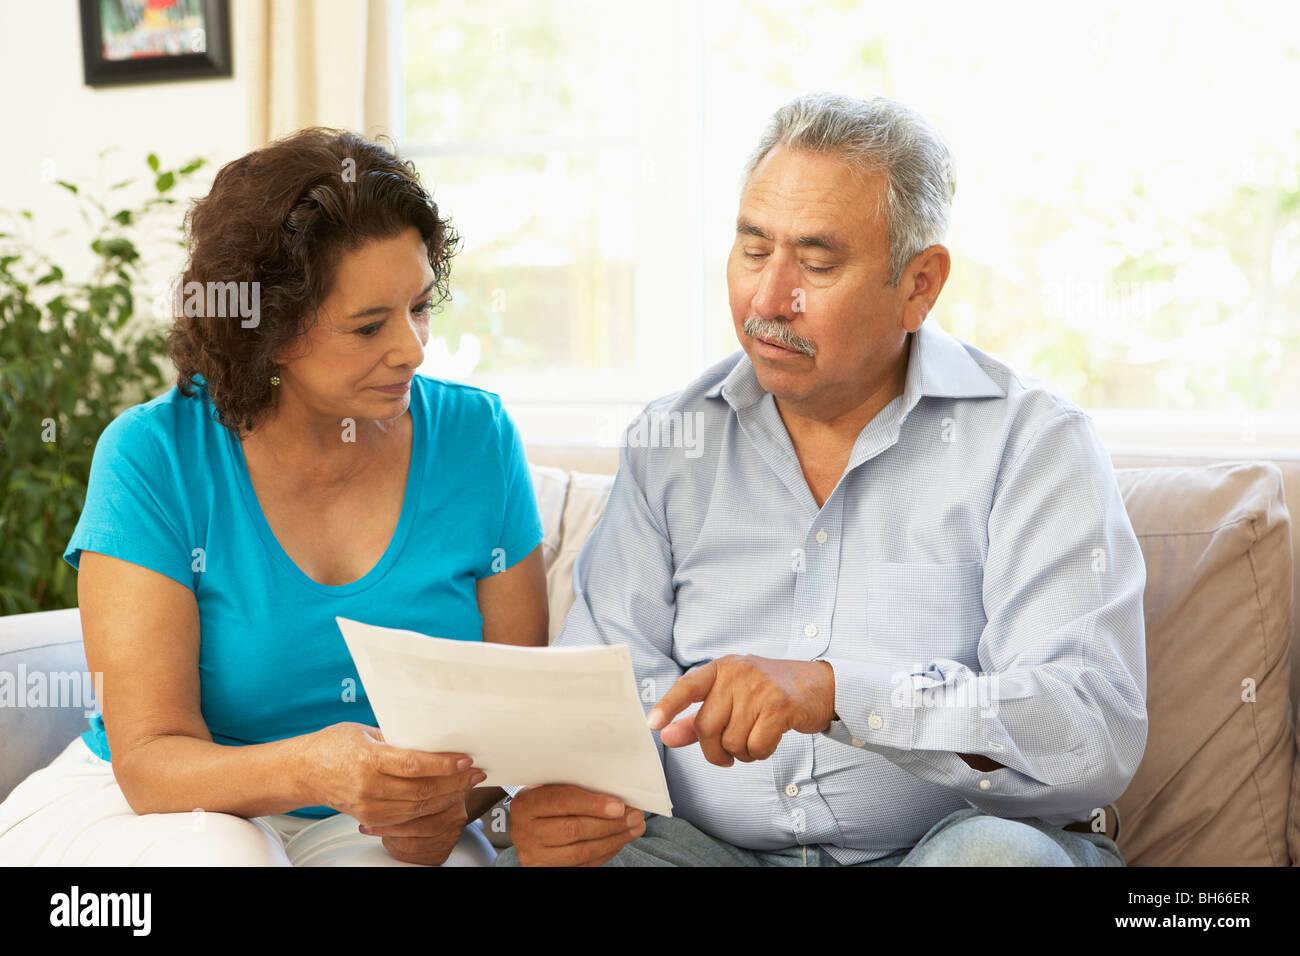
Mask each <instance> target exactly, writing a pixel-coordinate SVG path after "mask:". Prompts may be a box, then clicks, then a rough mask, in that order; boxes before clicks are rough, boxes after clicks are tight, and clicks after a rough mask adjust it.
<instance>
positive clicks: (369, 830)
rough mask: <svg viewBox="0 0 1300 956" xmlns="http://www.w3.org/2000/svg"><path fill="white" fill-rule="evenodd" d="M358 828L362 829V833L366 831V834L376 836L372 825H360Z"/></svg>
mask: <svg viewBox="0 0 1300 956" xmlns="http://www.w3.org/2000/svg"><path fill="white" fill-rule="evenodd" d="M357 829H358V830H360V831H361V832H362V833H364V834H365V835H366V836H374V835H375V831H374V830H372V829H371V828H370V827H367V826H359V827H357Z"/></svg>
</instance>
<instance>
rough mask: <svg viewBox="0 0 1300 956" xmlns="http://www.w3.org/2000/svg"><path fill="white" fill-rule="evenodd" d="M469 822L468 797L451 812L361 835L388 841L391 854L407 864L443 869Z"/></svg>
mask: <svg viewBox="0 0 1300 956" xmlns="http://www.w3.org/2000/svg"><path fill="white" fill-rule="evenodd" d="M467 823H469V813H468V811H467V810H466V809H465V794H464V793H463V792H462V793H461V794H460V799H459V800H456V801H455V802H453V803H452V805H451V806H449V807H448V808H447V809H445V810H442V811H439V812H438V813H431V814H429V815H428V816H424V817H416V818H415V819H414V820H408V821H407V822H405V823H395V824H393V825H392V826H386V827H369V826H364V825H363V826H362V827H361V828H360V829H361V832H362V833H367V834H370V835H371V836H378V837H383V838H384V849H385V850H387V851H388V855H389V856H391V857H393V858H394V859H396V860H402V861H403V862H406V863H423V864H425V865H426V866H442V865H443V864H444V863H446V862H447V857H448V856H450V855H451V851H452V849H453V848H454V847H455V846H456V844H457V843H458V842H459V841H460V836H461V829H462V828H463V827H464V826H465V825H466V824H467Z"/></svg>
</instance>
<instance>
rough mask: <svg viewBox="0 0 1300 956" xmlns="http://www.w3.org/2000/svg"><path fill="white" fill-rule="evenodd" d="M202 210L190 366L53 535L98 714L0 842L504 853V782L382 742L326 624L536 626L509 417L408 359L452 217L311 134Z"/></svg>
mask: <svg viewBox="0 0 1300 956" xmlns="http://www.w3.org/2000/svg"><path fill="white" fill-rule="evenodd" d="M188 225H189V252H190V259H189V263H188V266H187V268H186V271H185V274H184V276H183V278H182V281H183V283H184V285H183V286H182V287H181V289H180V295H178V297H177V304H178V315H177V317H176V319H175V324H174V326H173V328H172V330H171V333H170V335H169V338H168V350H169V353H170V355H171V357H172V360H173V361H174V362H175V365H176V367H177V370H178V376H177V386H176V387H175V388H173V389H172V390H171V391H170V392H168V393H166V394H164V395H161V396H159V397H157V398H155V399H153V400H152V401H150V402H147V403H145V404H143V405H139V406H136V407H134V408H130V409H128V410H127V411H126V412H124V413H123V414H122V415H121V416H120V417H118V418H117V419H116V420H115V421H114V422H113V423H112V424H111V425H110V426H109V427H108V428H107V429H106V430H105V431H104V434H103V435H102V437H101V438H100V440H99V444H98V446H97V447H96V449H95V456H94V462H93V465H92V470H91V478H90V485H89V489H88V493H87V497H86V502H85V508H84V510H83V511H82V514H81V518H80V522H79V523H78V525H77V528H76V531H75V533H74V534H73V536H72V540H71V541H70V542H69V544H68V547H67V551H66V554H65V557H66V559H67V560H68V561H69V563H71V564H72V565H73V566H74V567H76V568H77V569H78V571H79V577H78V596H79V604H80V608H81V620H82V628H83V631H84V634H85V644H86V659H87V662H88V664H89V667H90V670H91V671H92V672H102V675H103V694H102V698H101V701H100V704H101V708H102V716H100V715H96V716H95V717H92V718H91V720H90V728H89V730H87V731H86V733H84V734H83V735H82V736H81V737H80V738H78V739H77V740H75V741H73V742H72V744H71V745H69V747H68V748H67V750H66V751H65V752H64V753H63V754H62V755H61V756H60V757H59V758H57V759H56V760H55V761H54V762H53V763H52V764H51V765H50V766H49V767H46V768H44V769H43V770H40V771H37V772H36V773H35V774H33V775H32V776H31V777H29V778H28V779H27V780H26V781H24V783H23V784H21V785H20V786H19V787H18V788H17V789H16V790H15V791H14V792H13V793H12V794H11V795H10V797H9V798H8V799H7V800H6V801H5V803H4V804H3V805H0V859H2V860H3V861H4V862H6V863H36V864H82V865H97V864H123V863H138V864H163V865H166V864H175V863H191V864H251V865H276V864H278V865H287V864H290V863H293V864H299V865H335V864H347V865H358V864H359V865H384V864H398V865H401V864H432V865H441V864H443V863H447V864H449V865H486V864H490V863H491V861H492V858H493V856H494V851H493V850H492V848H491V846H490V844H488V842H487V840H486V838H485V837H484V836H483V833H482V831H481V829H480V828H479V825H476V824H474V823H472V822H471V821H475V820H477V818H479V817H480V816H482V815H483V814H484V813H485V812H486V811H487V810H488V808H490V807H491V806H492V805H493V804H494V803H495V802H496V801H497V799H498V798H499V797H500V796H501V791H500V790H498V789H496V788H490V789H486V790H485V789H483V788H481V787H477V786H476V785H477V784H478V783H479V782H480V781H481V780H482V779H483V774H481V773H479V772H478V771H477V770H476V769H475V768H474V767H473V765H472V759H473V754H432V753H424V752H420V751H412V750H404V749H399V748H397V747H393V746H391V745H388V744H386V743H385V742H384V740H383V737H382V735H381V734H380V732H379V731H378V729H377V728H376V727H375V726H374V724H375V718H374V713H373V711H372V710H371V708H370V705H369V703H368V702H367V699H366V694H365V690H364V688H363V687H362V686H361V684H360V680H359V679H358V677H357V672H356V669H355V667H354V666H353V663H352V660H351V657H350V656H349V654H348V650H347V647H346V645H345V644H344V641H343V638H342V635H341V634H340V632H339V628H338V626H337V624H336V622H335V620H334V618H335V616H343V617H349V618H354V619H357V620H361V621H365V622H367V623H373V624H379V625H384V626H389V627H398V628H408V629H411V630H416V631H420V632H423V633H427V634H433V635H437V636H439V637H444V638H452V639H456V640H464V641H480V640H482V641H494V642H498V643H503V644H526V645H542V644H545V643H546V632H547V618H546V593H545V580H544V574H543V566H542V558H541V553H540V548H539V543H540V541H541V538H542V526H541V521H540V519H539V517H538V511H537V505H536V501H535V499H534V497H533V489H532V484H531V480H530V477H529V472H528V464H527V461H526V460H525V458H524V453H523V448H522V445H521V442H520V439H519V435H518V433H517V432H516V430H515V428H514V425H513V423H512V422H511V420H510V417H509V416H508V415H507V414H506V413H505V411H504V410H503V409H502V407H501V403H500V400H499V399H498V398H497V396H495V395H493V394H491V393H489V392H484V391H481V390H479V389H476V388H471V387H469V386H465V385H457V384H453V383H450V382H444V381H439V380H436V379H432V378H427V377H425V376H421V375H418V374H416V370H417V369H418V368H419V367H420V364H421V362H422V360H423V357H424V346H425V343H426V342H427V340H428V336H429V317H430V314H431V312H432V310H433V309H434V308H435V307H436V306H437V305H438V304H439V303H440V302H441V301H442V300H443V298H444V297H445V296H446V293H447V280H448V270H449V263H450V259H451V256H452V254H453V252H454V250H455V245H456V241H457V239H456V235H455V233H454V231H453V230H452V227H451V224H450V222H449V221H448V220H447V219H445V218H440V217H439V213H438V207H437V206H436V204H435V203H434V202H433V201H432V199H431V198H430V197H429V195H428V194H427V193H426V191H425V190H424V189H423V188H422V186H421V185H420V182H419V179H418V177H417V175H416V174H415V172H414V171H413V169H412V168H410V167H409V166H408V164H404V163H403V162H400V161H399V160H398V159H397V158H395V157H394V156H393V155H392V154H391V153H389V152H388V151H387V150H385V149H383V148H381V147H379V146H377V145H375V144H373V143H371V142H368V141H366V140H364V139H362V138H361V137H359V136H356V135H354V134H351V133H347V132H339V131H334V130H324V129H309V130H303V131H301V132H299V133H297V134H295V135H293V136H289V137H287V138H285V139H282V140H280V141H278V142H276V143H273V144H271V145H270V146H267V147H266V148H264V149H260V150H257V151H255V152H252V153H250V154H248V155H247V156H244V157H243V158H241V159H238V160H236V161H234V162H232V163H230V164H229V165H227V166H225V167H224V168H223V169H222V170H221V171H220V172H219V173H218V174H217V177H216V179H215V181H214V183H213V186H212V191H211V192H210V193H209V194H208V196H207V197H206V198H204V199H202V200H201V201H199V202H197V203H196V205H195V206H194V208H193V210H192V212H191V214H190V219H189V224H188Z"/></svg>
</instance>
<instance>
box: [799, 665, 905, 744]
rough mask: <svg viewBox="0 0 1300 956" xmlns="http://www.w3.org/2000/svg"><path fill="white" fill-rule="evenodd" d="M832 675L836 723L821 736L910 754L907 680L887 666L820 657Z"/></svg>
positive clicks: (895, 669)
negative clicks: (829, 666)
mask: <svg viewBox="0 0 1300 956" xmlns="http://www.w3.org/2000/svg"><path fill="white" fill-rule="evenodd" d="M818 660H824V661H826V663H828V664H830V665H831V670H833V671H834V672H835V713H836V714H837V715H838V716H839V718H840V719H839V720H838V721H833V722H832V723H831V726H830V727H829V728H828V729H827V730H825V731H823V735H824V736H827V737H830V738H831V739H832V740H838V741H839V742H840V743H845V744H849V745H850V746H853V747H864V748H866V749H868V750H873V749H876V748H877V747H880V748H888V749H891V750H910V749H911V748H912V739H913V737H912V735H913V726H914V723H913V721H914V714H913V710H912V700H911V686H912V685H911V682H910V681H911V679H910V677H909V676H908V674H907V673H906V672H905V671H900V670H899V669H898V668H897V667H894V666H892V665H887V664H876V663H870V662H867V661H854V660H847V659H845V658H838V657H823V658H818Z"/></svg>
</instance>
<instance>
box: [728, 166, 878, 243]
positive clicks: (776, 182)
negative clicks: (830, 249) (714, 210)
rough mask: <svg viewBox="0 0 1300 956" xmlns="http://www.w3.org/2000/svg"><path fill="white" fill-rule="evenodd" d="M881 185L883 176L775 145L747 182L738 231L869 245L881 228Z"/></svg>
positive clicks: (804, 240)
mask: <svg viewBox="0 0 1300 956" xmlns="http://www.w3.org/2000/svg"><path fill="white" fill-rule="evenodd" d="M778 151H780V152H778ZM884 185H885V174H884V173H883V172H880V173H870V172H868V173H860V172H857V171H855V170H853V169H852V168H851V167H849V166H848V164H846V163H845V162H844V161H843V160H842V159H840V158H839V157H838V156H836V155H834V154H825V153H810V152H808V151H805V150H795V151H791V150H786V149H784V147H776V148H774V149H773V151H772V152H771V153H769V154H768V155H767V156H766V157H764V158H763V161H762V162H760V163H759V164H758V166H757V167H756V168H755V170H754V173H753V175H752V176H751V177H750V179H749V182H747V183H746V184H745V188H744V191H743V192H742V193H741V197H740V209H739V213H738V215H737V217H736V229H737V232H739V233H742V234H748V235H754V236H756V237H760V238H768V239H770V240H772V241H774V242H790V243H796V244H799V245H825V244H827V242H826V240H829V241H830V242H829V244H831V245H834V244H840V245H856V244H858V243H859V242H861V241H863V240H866V241H868V242H870V241H871V240H872V238H873V237H874V236H875V235H878V233H879V232H880V230H881V229H882V228H883V223H881V222H879V221H878V220H879V216H878V214H877V213H878V210H879V208H880V202H879V200H880V194H881V192H880V191H881V189H882V188H883V187H884ZM809 240H814V241H809Z"/></svg>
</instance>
